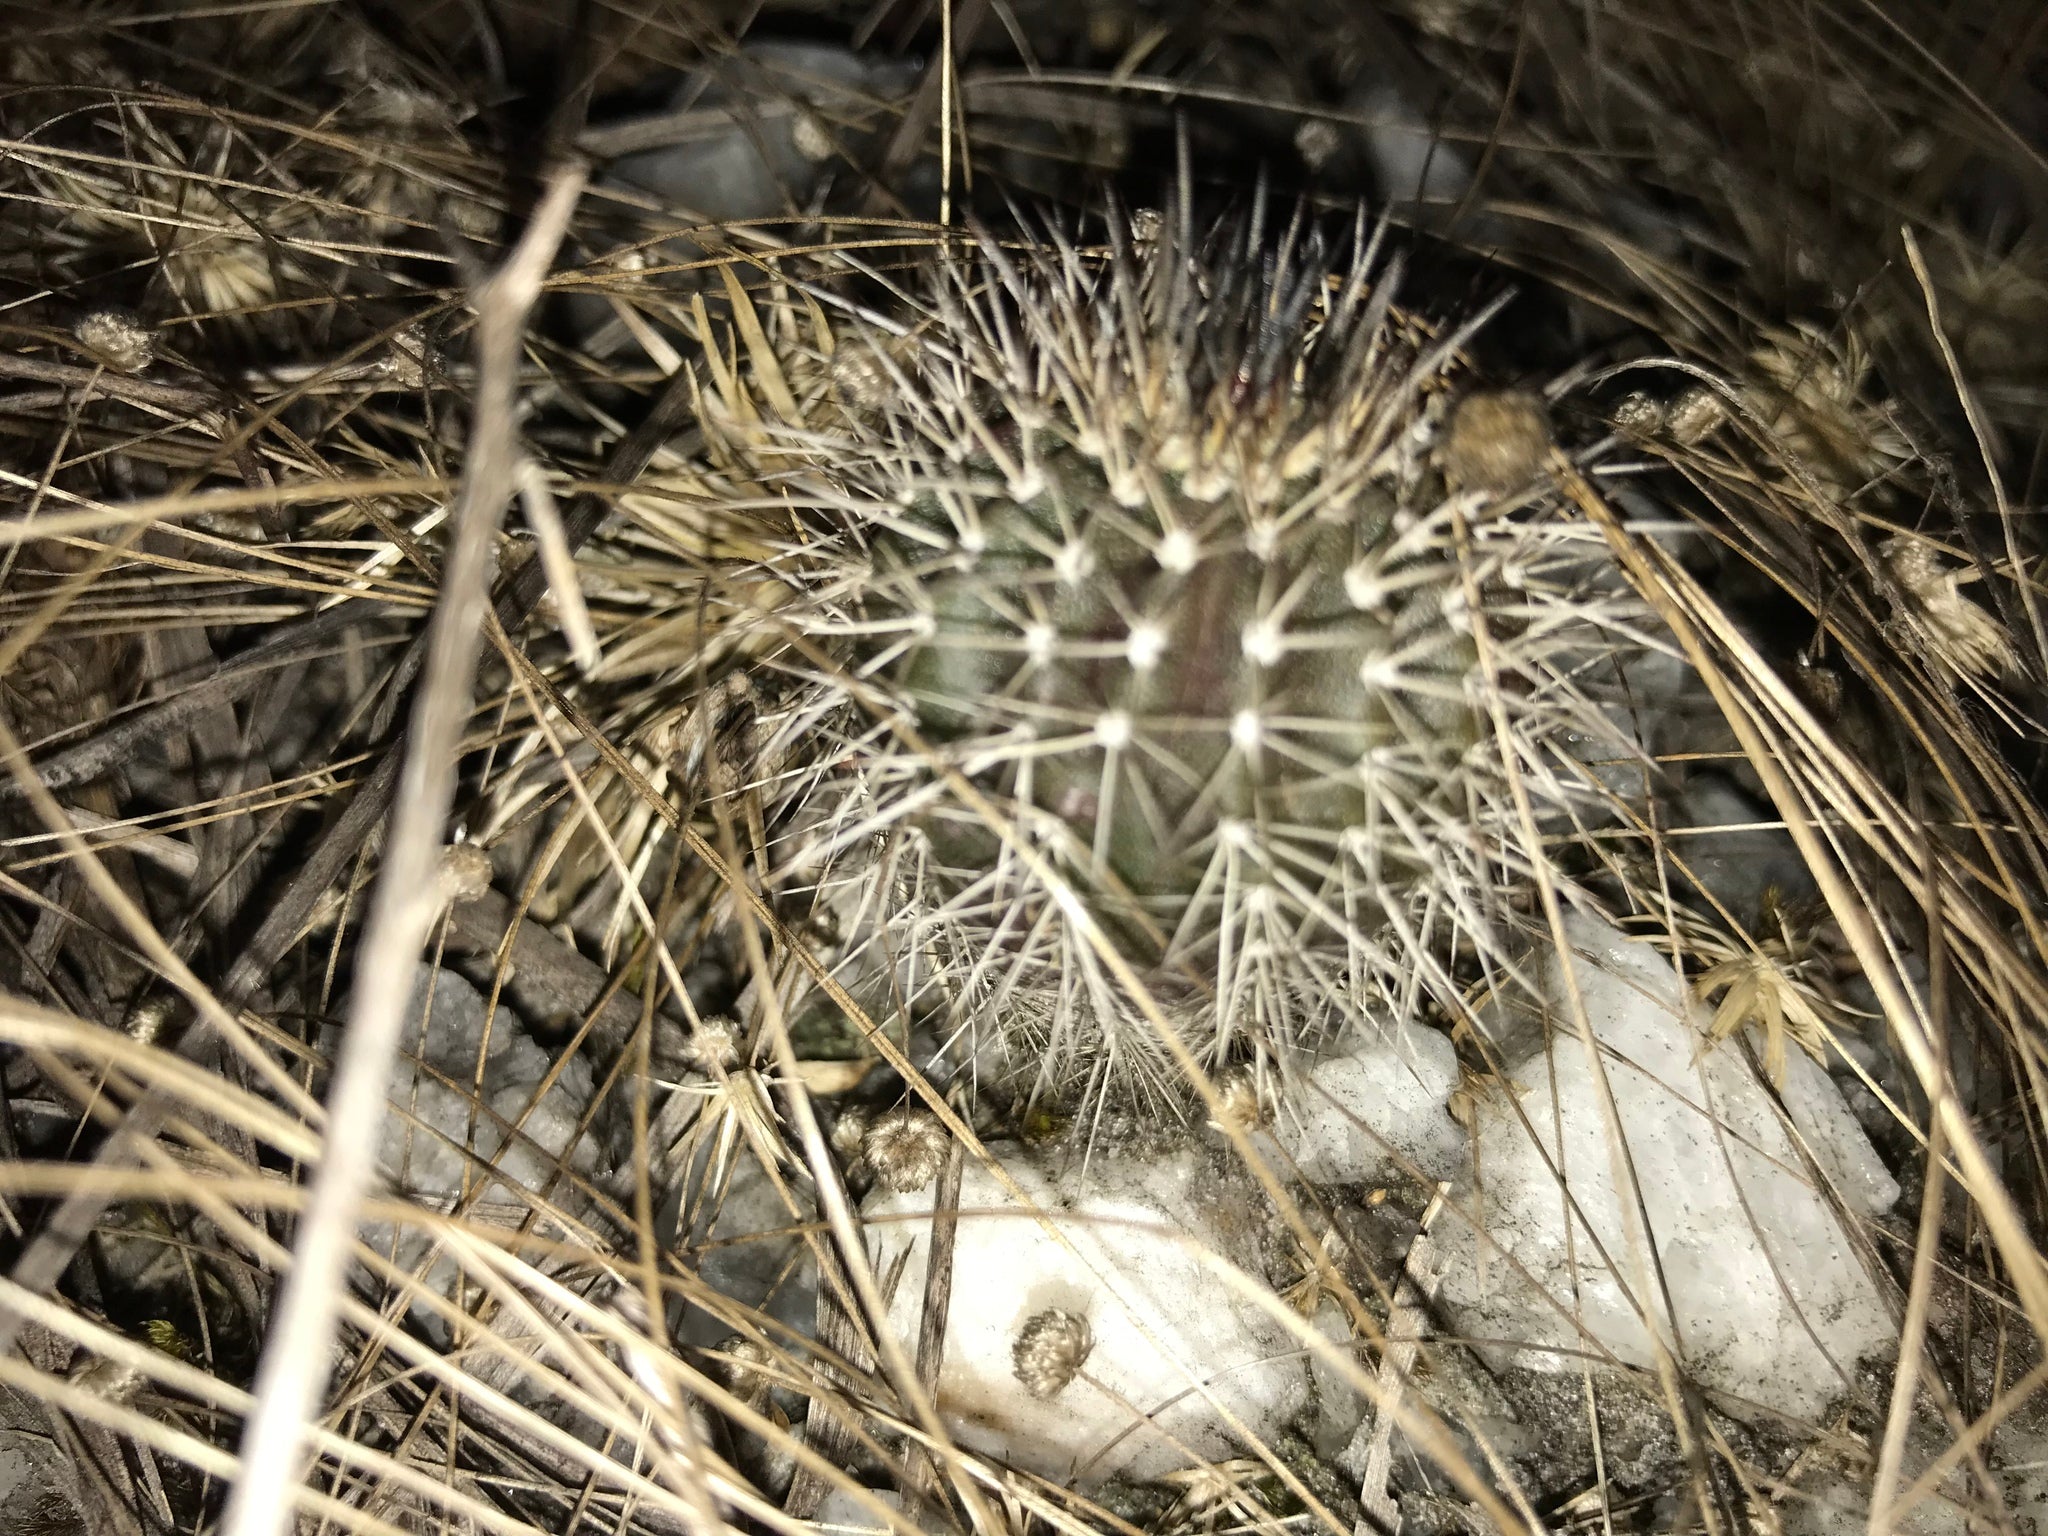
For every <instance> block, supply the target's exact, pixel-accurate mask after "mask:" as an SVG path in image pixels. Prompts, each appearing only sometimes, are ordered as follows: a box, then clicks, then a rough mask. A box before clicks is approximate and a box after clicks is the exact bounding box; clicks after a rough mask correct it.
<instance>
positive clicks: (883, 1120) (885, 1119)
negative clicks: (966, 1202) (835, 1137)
mask: <svg viewBox="0 0 2048 1536" xmlns="http://www.w3.org/2000/svg"><path fill="white" fill-rule="evenodd" d="M952 1144H953V1141H952V1138H951V1137H950V1136H948V1135H947V1134H946V1128H945V1127H944V1126H943V1125H941V1124H939V1122H938V1120H937V1118H936V1117H935V1116H933V1115H931V1114H929V1113H927V1112H926V1111H924V1110H922V1109H916V1108H913V1107H912V1106H910V1105H908V1104H905V1105H903V1106H901V1107H900V1108H897V1109H892V1110H890V1111H889V1112H888V1113H887V1114H884V1115H879V1116H877V1117H876V1119H875V1121H874V1123H873V1124H871V1125H870V1126H868V1128H867V1134H866V1135H865V1136H863V1137H862V1138H861V1146H860V1150H861V1156H862V1157H863V1158H864V1159H866V1161H867V1165H868V1167H869V1168H871V1169H873V1170H874V1174H875V1178H876V1180H877V1181H878V1182H879V1183H880V1184H881V1185H882V1186H883V1187H884V1188H885V1189H890V1190H893V1191H895V1192H896V1193H897V1194H899V1195H907V1194H909V1193H911V1192H912V1191H913V1190H919V1189H923V1188H924V1187H925V1186H926V1185H927V1184H929V1183H931V1182H932V1180H934V1179H936V1178H937V1177H938V1176H939V1170H940V1169H941V1168H943V1167H944V1166H945V1164H946V1152H947V1150H948V1149H949V1148H950V1147H951V1146H952Z"/></svg>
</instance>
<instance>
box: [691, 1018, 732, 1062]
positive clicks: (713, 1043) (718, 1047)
mask: <svg viewBox="0 0 2048 1536" xmlns="http://www.w3.org/2000/svg"><path fill="white" fill-rule="evenodd" d="M741 1039H742V1037H741V1034H740V1027H739V1025H737V1024H735V1023H734V1022H733V1021H732V1020H731V1019H728V1018H725V1017H724V1016H722V1015H716V1014H714V1015H712V1016H711V1017H709V1018H706V1019H701V1020H699V1021H698V1024H697V1028H696V1029H695V1030H694V1031H693V1032H692V1033H691V1035H690V1039H689V1042H688V1044H686V1045H685V1046H684V1047H683V1054H684V1056H685V1058H686V1059H687V1060H688V1061H689V1063H690V1065H691V1066H693V1067H695V1068H696V1069H697V1070H698V1071H699V1072H704V1073H715V1072H722V1071H725V1070H726V1069H728V1068H731V1067H736V1066H738V1065H739V1061H740V1043H741Z"/></svg>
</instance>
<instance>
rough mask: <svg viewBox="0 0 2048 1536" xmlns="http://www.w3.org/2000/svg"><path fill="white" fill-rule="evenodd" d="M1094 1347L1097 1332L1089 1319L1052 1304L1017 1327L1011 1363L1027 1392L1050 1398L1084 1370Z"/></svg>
mask: <svg viewBox="0 0 2048 1536" xmlns="http://www.w3.org/2000/svg"><path fill="white" fill-rule="evenodd" d="M1094 1348H1095V1334H1094V1331H1093V1330H1092V1329H1090V1328H1089V1326H1088V1319H1087V1318H1085V1317H1083V1316H1081V1314H1080V1313H1078V1312H1066V1311H1062V1310H1061V1309H1060V1308H1058V1307H1048V1308H1046V1310H1045V1311H1043V1312H1034V1313H1033V1314H1032V1315H1031V1316H1030V1317H1028V1318H1026V1319H1025V1320H1024V1326H1023V1327H1022V1328H1019V1329H1018V1330H1017V1337H1016V1340H1015V1342H1013V1343H1012V1344H1011V1346H1010V1364H1011V1367H1012V1369H1014V1370H1015V1372H1016V1374H1017V1379H1018V1380H1019V1381H1021V1382H1023V1383H1024V1390H1025V1391H1027V1392H1029V1393H1030V1394H1031V1395H1032V1396H1033V1397H1036V1398H1043V1399H1047V1400H1050V1399H1052V1398H1055V1397H1058V1396H1059V1395H1060V1393H1061V1392H1062V1391H1064V1390H1065V1388H1066V1385H1067V1383H1068V1382H1070V1381H1072V1380H1073V1379H1074V1378H1075V1377H1076V1376H1078V1375H1079V1374H1080V1373H1081V1368H1082V1367H1083V1366H1084V1365H1086V1364H1087V1363H1088V1356H1089V1354H1090V1352H1091V1351H1093V1350H1094Z"/></svg>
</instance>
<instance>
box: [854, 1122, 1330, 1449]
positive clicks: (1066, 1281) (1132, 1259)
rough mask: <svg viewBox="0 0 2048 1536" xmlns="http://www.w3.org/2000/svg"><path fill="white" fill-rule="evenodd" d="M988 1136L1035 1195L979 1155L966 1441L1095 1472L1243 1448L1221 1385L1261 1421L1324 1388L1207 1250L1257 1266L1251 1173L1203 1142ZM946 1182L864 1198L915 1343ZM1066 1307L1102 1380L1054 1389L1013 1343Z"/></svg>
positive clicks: (963, 1205) (960, 1345) (963, 1407)
mask: <svg viewBox="0 0 2048 1536" xmlns="http://www.w3.org/2000/svg"><path fill="white" fill-rule="evenodd" d="M989 1151H990V1152H991V1154H992V1155H993V1156H994V1157H995V1158H997V1159H998V1160H999V1161H1000V1163H1001V1164H1002V1166H1003V1168H1004V1169H1005V1170H1006V1171H1007V1172H1008V1173H1009V1175H1010V1176H1011V1178H1013V1179H1014V1180H1015V1181H1016V1184H1017V1185H1018V1187H1019V1188H1021V1189H1022V1191H1023V1193H1024V1196H1025V1199H1026V1200H1027V1201H1028V1202H1029V1204H1028V1205H1023V1204H1020V1203H1019V1202H1018V1200H1017V1198H1016V1197H1015V1196H1014V1195H1012V1194H1011V1193H1010V1191H1009V1190H1008V1189H1007V1188H1006V1187H1005V1186H1004V1185H1003V1184H1002V1183H1000V1182H999V1181H998V1180H997V1179H996V1177H995V1175H994V1174H992V1173H990V1172H988V1171H987V1170H985V1169H984V1168H982V1167H981V1166H980V1165H979V1164H977V1163H975V1162H974V1161H972V1160H970V1161H969V1162H968V1164H967V1166H966V1168H965V1170H964V1172H963V1176H962V1178H961V1188H960V1210H961V1216H960V1224H959V1228H958V1235H957V1237H956V1239H955V1248H954V1266H955V1267H954V1275H953V1291H952V1305H951V1308H950V1310H949V1312H948V1316H947V1328H946V1356H945V1365H944V1369H943V1370H942V1372H941V1374H940V1378H939V1393H938V1401H939V1408H940V1411H941V1412H942V1413H943V1414H944V1416H945V1419H946V1423H947V1426H948V1428H949V1429H950V1430H951V1431H952V1432H953V1433H954V1434H955V1435H957V1436H958V1437H959V1439H960V1441H961V1443H962V1444H964V1445H965V1446H967V1447H968V1448H970V1449H974V1450H978V1451H982V1452H984V1453H987V1454H989V1455H992V1456H995V1457H997V1458H999V1459H1001V1460H1003V1461H1006V1462H1008V1463H1010V1464H1012V1465H1015V1466H1019V1467H1023V1468H1025V1469H1028V1470H1030V1471H1034V1472H1039V1473H1042V1474H1044V1475H1045V1476H1048V1477H1052V1478H1057V1479H1061V1480H1067V1479H1072V1480H1073V1481H1074V1482H1075V1483H1076V1484H1078V1485H1080V1486H1083V1487H1086V1486H1092V1485H1096V1484H1099V1483H1101V1482H1102V1481H1103V1480H1104V1479H1106V1478H1108V1477H1110V1476H1112V1475H1121V1476H1124V1477H1129V1478H1138V1479H1145V1478H1156V1477H1159V1476H1162V1475H1164V1474H1165V1473H1168V1472H1172V1471H1176V1470H1178V1469H1181V1468H1183V1467H1186V1466H1189V1465H1191V1464H1192V1458H1193V1457H1202V1458H1208V1459H1221V1458H1227V1457H1230V1456H1235V1455H1238V1454H1241V1452H1240V1451H1239V1450H1238V1449H1237V1441H1236V1439H1235V1438H1234V1436H1233V1435H1232V1434H1230V1433H1229V1432H1227V1431H1226V1429H1225V1427H1224V1422H1223V1416H1222V1414H1220V1413H1219V1412H1218V1408H1217V1406H1216V1403H1218V1402H1220V1403H1221V1404H1222V1405H1223V1406H1224V1407H1226V1408H1228V1410H1229V1412H1230V1414H1231V1415H1232V1416H1234V1417H1235V1418H1236V1419H1237V1421H1238V1423H1239V1424H1240V1425H1241V1426H1242V1428H1243V1432H1244V1433H1246V1434H1248V1435H1253V1436H1259V1437H1262V1438H1270V1437H1271V1436H1273V1435H1274V1434H1276V1433H1278V1432H1279V1431H1280V1430H1281V1429H1282V1428H1284V1427H1285V1426H1287V1425H1288V1424H1289V1423H1291V1422H1292V1421H1293V1420H1294V1419H1295V1418H1296V1416H1297V1415H1299V1414H1300V1413H1301V1411H1302V1409H1303V1408H1304V1407H1305V1406H1306V1403H1307V1400H1308V1395H1309V1388H1308V1371H1307V1367H1306V1365H1305V1364H1304V1363H1303V1360H1302V1358H1301V1352H1300V1351H1301V1346H1300V1344H1299V1342H1298V1341H1297V1340H1296V1339H1295V1337H1294V1335H1293V1334H1291V1333H1290V1332H1289V1331H1288V1330H1287V1328H1286V1327H1285V1326H1284V1325H1283V1324H1281V1323H1280V1322H1278V1321H1277V1320H1275V1319H1274V1318H1273V1317H1272V1316H1271V1315H1270V1314H1268V1313H1266V1312H1264V1311H1261V1310H1257V1309H1255V1308H1254V1307H1252V1306H1250V1305H1249V1304H1247V1303H1246V1302H1245V1301H1243V1300H1241V1299H1240V1298H1239V1297H1238V1296H1237V1295H1236V1294H1235V1293H1233V1291H1232V1290H1231V1289H1230V1288H1229V1287H1228V1285H1227V1284H1226V1283H1225V1282H1224V1281H1223V1280H1222V1279H1220V1278H1219V1277H1218V1274H1217V1270H1216V1268H1215V1266H1214V1265H1213V1264H1212V1263H1210V1262H1207V1261H1205V1259H1204V1258H1203V1256H1202V1255H1203V1253H1204V1252H1205V1251H1206V1252H1208V1253H1213V1254H1214V1255H1216V1256H1218V1257H1219V1258H1221V1259H1223V1260H1225V1261H1227V1262H1229V1263H1232V1264H1235V1265H1236V1266H1237V1267H1239V1268H1240V1269H1242V1270H1244V1271H1246V1272H1247V1273H1249V1274H1252V1275H1254V1276H1256V1275H1257V1274H1258V1273H1259V1270H1260V1265H1259V1262H1258V1245H1257V1237H1256V1233H1255V1230H1254V1212H1255V1210H1256V1209H1257V1208H1258V1202H1257V1197H1256V1195H1255V1193H1254V1192H1253V1191H1252V1190H1251V1189H1250V1188H1249V1187H1248V1185H1247V1184H1246V1182H1245V1181H1244V1180H1243V1178H1242V1176H1241V1175H1237V1174H1234V1173H1232V1172H1229V1171H1226V1169H1225V1167H1224V1166H1223V1165H1221V1164H1219V1163H1218V1162H1217V1161H1215V1160H1214V1159H1213V1158H1212V1157H1210V1156H1208V1155H1206V1154H1205V1153H1203V1152H1201V1151H1200V1150H1197V1149H1195V1148H1188V1149H1186V1150H1183V1151H1179V1152H1175V1153H1173V1154H1171V1155H1168V1156H1158V1155H1151V1156H1140V1155H1137V1154H1134V1153H1124V1152H1118V1151H1110V1150H1098V1151H1097V1152H1096V1154H1095V1155H1094V1156H1093V1157H1092V1158H1090V1159H1089V1160H1088V1161H1087V1162H1086V1164H1085V1165H1084V1164H1083V1163H1082V1161H1081V1159H1080V1156H1079V1154H1078V1152H1076V1151H1073V1150H1071V1149H1069V1150H1066V1151H1063V1152H1061V1153H1058V1154H1053V1156H1055V1157H1058V1158H1059V1159H1060V1161H1058V1162H1054V1161H1051V1160H1050V1159H1049V1158H1047V1157H1044V1156H1041V1155H1040V1154H1038V1153H1036V1152H1034V1151H1033V1150H1032V1149H1029V1148H1024V1147H1019V1146H1016V1145H1012V1144H996V1145H992V1146H991V1147H990V1148H989ZM931 1199H932V1196H931V1191H929V1190H925V1191H921V1192H919V1193H916V1194H911V1195H892V1196H884V1197H881V1198H873V1199H871V1200H870V1202H869V1205H868V1207H867V1211H866V1215H867V1217H868V1219H869V1222H870V1223H871V1225H870V1227H869V1232H870V1239H869V1240H870V1242H871V1244H873V1245H874V1247H875V1248H876V1249H877V1253H876V1267H877V1270H878V1272H879V1273H881V1274H883V1275H885V1276H886V1275H888V1274H890V1273H891V1272H892V1271H893V1270H894V1268H895V1266H896V1265H897V1264H898V1263H901V1264H902V1272H901V1276H900V1278H899V1279H898V1280H897V1281H896V1288H895V1292H894V1294H893V1297H892V1299H891V1303H890V1313H889V1315H890V1321H891V1322H892V1323H893V1325H894V1326H895V1328H896V1330H897V1333H898V1336H899V1337H901V1338H902V1339H903V1340H904V1341H905V1347H906V1348H909V1349H913V1350H914V1349H915V1347H916V1339H917V1333H918V1320H919V1318H920V1316H921V1315H922V1312H923V1307H924V1287H925V1269H926V1264H927V1262H928V1258H929V1251H930V1250H929V1243H930V1237H929V1229H928V1225H927V1222H926V1220H925V1218H926V1217H927V1216H928V1214H929V1212H930V1210H931ZM1033 1212H1042V1213H1043V1214H1044V1217H1045V1220H1046V1222H1048V1223H1049V1224H1050V1225H1051V1226H1052V1227H1053V1228H1055V1229H1057V1233H1058V1236H1055V1235H1054V1233H1053V1232H1049V1231H1048V1230H1047V1228H1046V1226H1045V1225H1041V1224H1040V1222H1039V1221H1038V1220H1036V1219H1034V1215H1033V1214H1032V1213H1033ZM1062 1239H1064V1241H1062ZM906 1255H907V1256H906ZM1055 1307H1056V1308H1061V1309H1063V1310H1066V1311H1069V1312H1077V1313H1080V1314H1081V1315H1082V1316H1084V1317H1085V1318H1087V1320H1088V1324H1089V1327H1090V1329H1091V1330H1092V1332H1093V1335H1094V1348H1093V1350H1092V1352H1091V1353H1090V1354H1089V1356H1088V1358H1087V1360H1086V1362H1085V1365H1084V1367H1083V1370H1084V1373H1085V1376H1086V1377H1089V1378H1093V1379H1092V1380H1088V1379H1081V1378H1076V1379H1075V1380H1072V1381H1070V1382H1069V1383H1068V1384H1067V1385H1066V1387H1065V1388H1064V1389H1063V1390H1061V1391H1060V1392H1059V1393H1058V1394H1057V1395H1056V1396H1055V1397H1053V1398H1052V1399H1050V1400H1049V1401H1041V1400H1039V1399H1038V1398H1035V1397H1033V1396H1032V1395H1031V1394H1030V1393H1029V1392H1027V1391H1026V1390H1025V1389H1024V1386H1023V1384H1022V1383H1020V1382H1019V1381H1018V1380H1017V1378H1016V1376H1015V1374H1014V1372H1013V1368H1012V1361H1011V1345H1012V1342H1013V1341H1014V1340H1015V1338H1016V1336H1017V1333H1018V1330H1019V1329H1020V1328H1021V1327H1022V1326H1023V1324H1024V1322H1025V1321H1026V1320H1027V1319H1028V1318H1031V1317H1032V1316H1034V1315H1036V1314H1037V1313H1039V1312H1043V1311H1045V1310H1046V1309H1048V1308H1055ZM1098 1383H1099V1385H1098ZM1198 1383H1205V1384H1206V1386H1207V1391H1208V1392H1209V1393H1211V1394H1213V1396H1214V1398H1215V1400H1216V1401H1215V1402H1212V1401H1210V1399H1209V1398H1208V1397H1206V1396H1205V1395H1204V1393H1203V1391H1202V1390H1199V1389H1198V1387H1197V1384H1198ZM1105 1388H1107V1389H1108V1390H1107V1391H1105V1390H1104V1389H1105ZM1176 1442H1178V1443H1176Z"/></svg>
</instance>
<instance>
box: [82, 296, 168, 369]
mask: <svg viewBox="0 0 2048 1536" xmlns="http://www.w3.org/2000/svg"><path fill="white" fill-rule="evenodd" d="M71 334H72V335H73V336H75V337H77V338H78V341H79V345H81V346H83V347H84V348H85V349H86V350H87V351H89V352H91V353H92V354H93V355H94V356H95V357H97V358H98V359H99V360H100V361H101V362H103V363H105V364H106V365H107V367H109V368H111V369H113V370H114V371H115V372H116V373H141V372H142V371H143V370H144V369H146V368H148V367H149V365H150V364H151V363H153V362H155V361H156V337H155V335H154V334H153V333H152V332H151V331H150V329H149V327H148V326H146V325H144V324H143V323H142V322H141V320H139V319H137V318H136V317H135V316H134V315H132V314H130V313H129V312H128V311H127V310H125V309H95V310H93V311H92V312H91V313H90V314H85V315H81V316H79V318H78V320H77V323H76V324H74V325H73V326H72V327H71Z"/></svg>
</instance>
